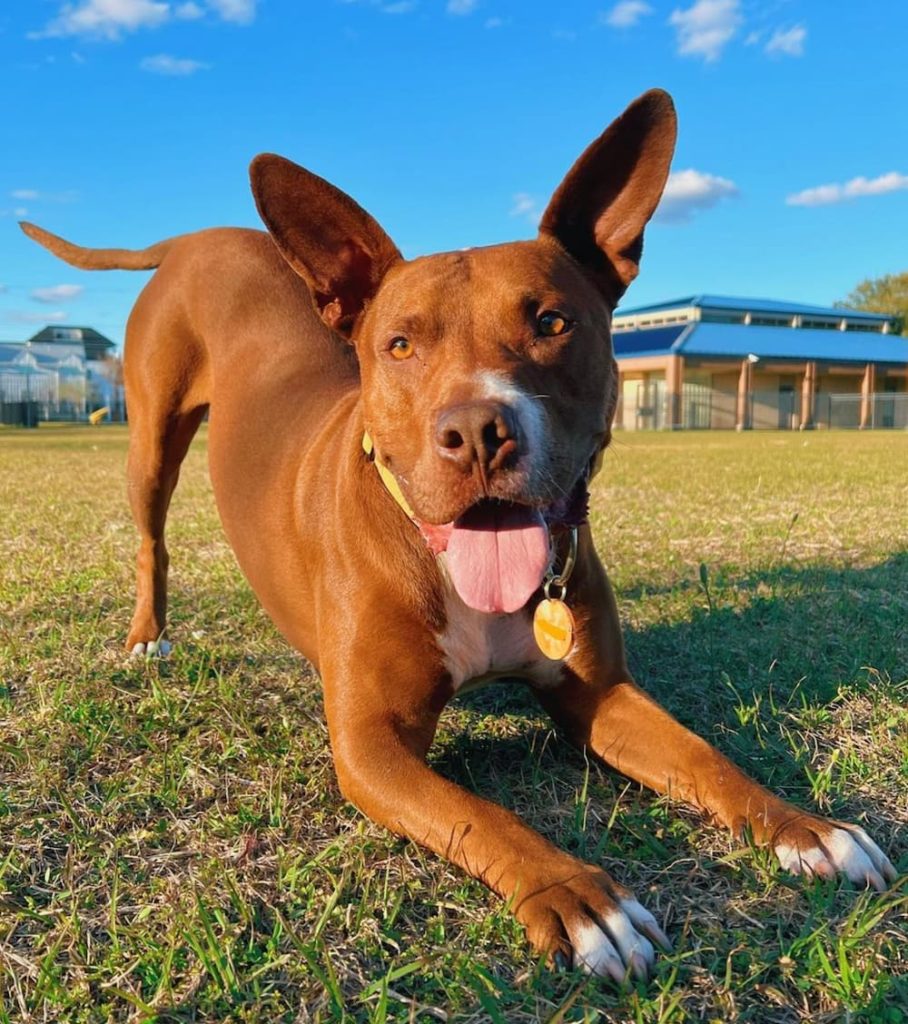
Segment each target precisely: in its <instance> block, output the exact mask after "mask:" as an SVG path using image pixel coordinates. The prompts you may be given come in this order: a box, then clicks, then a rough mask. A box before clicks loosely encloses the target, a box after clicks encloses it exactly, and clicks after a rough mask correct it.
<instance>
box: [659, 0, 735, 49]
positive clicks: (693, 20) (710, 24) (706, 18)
mask: <svg viewBox="0 0 908 1024" xmlns="http://www.w3.org/2000/svg"><path fill="white" fill-rule="evenodd" d="M668 21H669V24H670V25H674V26H675V28H676V29H677V32H678V53H679V54H680V55H681V56H682V57H702V58H703V60H705V61H707V62H712V61H715V60H718V59H719V57H720V56H721V55H722V50H723V49H724V47H725V46H726V45H727V44H728V43H729V42H730V41H731V39H732V38H733V37H734V35H735V33H736V32H737V31H738V29H739V27H740V26H741V22H742V21H743V19H742V17H741V10H740V0H696V3H694V4H693V5H692V6H691V7H688V8H687V9H686V10H676V11H672V15H671V17H670V18H669V19H668Z"/></svg>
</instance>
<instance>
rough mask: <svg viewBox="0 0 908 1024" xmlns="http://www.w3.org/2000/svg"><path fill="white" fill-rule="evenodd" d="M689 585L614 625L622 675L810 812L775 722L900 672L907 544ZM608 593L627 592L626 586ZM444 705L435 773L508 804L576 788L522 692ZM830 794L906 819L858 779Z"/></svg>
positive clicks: (563, 753)
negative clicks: (447, 711)
mask: <svg viewBox="0 0 908 1024" xmlns="http://www.w3.org/2000/svg"><path fill="white" fill-rule="evenodd" d="M676 589H678V588H676ZM707 589H708V590H709V594H708V595H707V592H706V591H707ZM699 590H700V597H699V599H698V600H697V605H698V606H697V607H696V608H695V609H694V611H693V613H692V614H691V612H690V603H691V601H690V596H689V594H688V595H687V596H686V597H685V599H684V600H685V607H686V609H687V612H686V617H684V618H683V619H681V621H677V622H665V623H655V624H650V625H646V626H641V627H636V628H634V627H631V628H628V627H625V643H626V646H627V651H628V660H629V663H630V667H631V671H632V673H633V675H634V677H635V678H636V679H637V680H638V682H639V683H640V684H641V685H642V686H643V687H644V688H645V689H646V690H647V691H648V692H649V693H651V694H652V695H653V696H654V697H655V698H656V699H657V700H659V701H660V703H662V704H663V705H664V706H665V707H666V708H668V710H669V711H671V713H672V714H673V715H675V717H677V718H678V719H679V720H680V721H681V722H683V723H684V724H685V725H686V726H688V728H690V729H692V730H693V731H695V732H697V733H698V734H699V735H701V736H703V737H704V738H706V739H708V740H709V741H710V742H712V743H714V744H715V745H716V746H718V747H719V748H720V749H721V750H722V751H723V752H724V753H726V754H727V755H728V756H729V757H731V758H732V760H734V761H735V762H737V763H738V764H739V765H740V766H741V767H743V768H745V770H747V771H748V772H749V773H750V774H751V775H753V776H754V777H756V778H757V779H758V781H760V782H762V783H764V784H765V785H767V786H769V787H770V788H772V789H774V790H775V791H777V792H779V793H780V794H781V795H783V796H785V797H786V798H788V799H791V800H792V801H793V802H794V803H796V804H798V805H800V806H802V807H804V808H805V809H808V810H810V809H814V810H815V809H816V806H815V803H814V799H813V796H812V793H811V786H810V782H809V779H808V776H807V772H806V770H805V769H806V766H807V763H808V759H809V756H810V755H809V754H808V751H807V749H806V746H805V747H804V748H803V749H801V750H800V751H798V755H797V756H796V754H795V752H794V750H793V748H792V745H791V743H790V742H789V741H788V739H787V738H786V736H785V735H784V732H785V730H786V728H787V727H788V726H790V728H791V731H792V732H794V733H796V734H797V733H798V732H799V731H800V730H802V729H803V728H805V725H804V723H805V722H806V723H811V724H812V723H814V722H820V723H822V722H823V721H825V720H827V719H828V718H829V712H830V705H831V704H832V702H833V701H834V700H835V699H836V697H837V696H838V695H839V694H840V693H843V692H844V693H846V694H849V693H850V694H855V693H861V692H862V691H866V690H868V689H869V688H870V687H872V686H873V685H874V684H875V683H876V682H877V681H878V680H884V681H886V683H887V684H888V681H890V680H891V682H892V683H895V684H898V683H901V682H904V681H905V680H906V679H908V597H906V595H908V553H904V552H902V553H898V554H896V555H894V556H893V557H891V558H890V559H888V560H887V561H885V562H883V563H881V564H880V565H877V566H874V567H872V568H868V569H833V568H825V569H824V568H816V567H811V568H807V569H803V570H799V569H796V568H792V567H790V566H786V567H780V568H779V569H776V570H772V571H769V572H766V573H755V574H752V575H750V576H747V577H745V578H743V579H731V578H725V579H723V577H722V576H721V574H718V575H717V576H716V577H715V579H713V580H712V581H710V580H709V579H707V588H706V589H705V588H704V587H703V586H702V585H700V586H699ZM668 592H669V591H666V593H668ZM650 593H652V592H650ZM618 596H619V599H620V600H621V601H626V600H627V598H628V596H629V594H628V593H627V592H625V593H619V595H618ZM630 596H639V595H635V594H633V593H632V594H631V595H630ZM453 706H454V707H455V708H458V709H460V713H461V715H462V719H461V722H460V725H461V728H460V730H459V732H458V733H457V734H456V735H454V736H450V737H446V738H445V740H444V744H445V747H444V750H443V751H442V752H441V753H440V754H439V755H437V756H436V759H435V764H436V765H437V767H438V768H439V770H440V771H442V772H443V773H444V774H446V775H449V776H450V777H452V778H454V779H456V780H458V781H460V782H463V783H464V784H465V785H468V786H470V788H475V789H478V790H479V791H480V792H482V793H483V795H486V796H489V797H491V798H493V799H499V800H503V801H504V802H507V803H510V802H511V801H510V800H508V796H509V794H510V793H515V792H521V791H523V790H524V789H525V787H526V786H527V785H528V784H529V785H530V786H535V787H538V786H540V785H542V784H543V782H547V783H548V784H549V785H550V787H551V788H552V789H553V790H555V789H558V790H562V791H563V790H564V786H565V784H566V781H567V783H568V792H570V785H569V783H570V781H572V782H573V786H574V788H575V789H576V787H577V786H578V785H580V784H582V772H583V771H584V770H585V762H584V760H583V757H582V755H581V754H580V753H579V752H577V751H572V750H571V748H570V747H569V746H568V745H567V744H566V743H565V742H564V741H563V740H561V739H558V740H557V741H554V742H550V738H549V736H548V731H549V728H550V725H549V723H548V721H547V720H546V719H545V718H544V715H543V714H542V712H541V709H540V708H539V705H538V704H537V703H536V702H535V700H534V698H533V696H532V693H531V692H530V691H529V690H528V689H527V688H524V687H522V686H508V685H498V686H491V687H488V688H487V689H485V690H482V691H479V692H474V693H471V694H468V695H465V696H464V697H463V698H460V699H459V700H458V701H457V702H455V704H454V705H453ZM455 713H457V712H455ZM489 719H497V720H498V721H499V722H500V723H501V724H500V730H496V729H495V728H494V726H492V727H490V726H489V725H488V720H489ZM780 723H781V725H782V727H780ZM496 731H501V732H502V733H503V735H500V736H496V735H495V732H496ZM829 742H830V743H831V745H832V746H834V743H835V741H834V739H832V740H830V741H829ZM541 747H544V748H545V761H546V764H545V770H544V771H541V770H540V757H539V750H540V748H541ZM565 775H566V776H568V777H569V778H568V780H565V778H564V776H565ZM543 777H545V778H544V779H543ZM615 778H616V779H620V777H619V776H617V775H616V776H615ZM544 799H545V797H544V795H543V796H541V797H540V800H544ZM831 803H832V808H831V811H832V813H833V814H835V815H840V816H842V817H846V818H855V817H857V818H859V819H865V818H866V819H868V820H869V821H870V822H872V823H873V825H872V827H873V829H874V830H876V831H879V830H880V826H882V832H884V833H888V834H889V835H890V836H896V835H897V833H898V832H899V830H900V828H901V827H902V826H903V825H904V822H903V821H895V820H892V819H890V818H888V817H887V815H886V813H885V811H882V810H881V808H880V807H879V806H878V805H877V804H876V803H875V802H874V801H873V800H872V799H869V798H865V797H863V796H862V794H861V793H860V791H859V788H858V787H857V786H853V787H851V786H849V785H848V784H847V783H846V784H845V785H843V787H842V791H841V793H838V794H836V793H833V794H831ZM877 823H878V824H877ZM898 845H900V846H901V845H903V843H899V844H898ZM894 853H896V854H897V853H898V851H894Z"/></svg>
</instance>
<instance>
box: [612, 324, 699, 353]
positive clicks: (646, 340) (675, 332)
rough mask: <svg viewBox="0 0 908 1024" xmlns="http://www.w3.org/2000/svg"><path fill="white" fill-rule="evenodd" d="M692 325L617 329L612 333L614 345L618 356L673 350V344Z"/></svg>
mask: <svg viewBox="0 0 908 1024" xmlns="http://www.w3.org/2000/svg"><path fill="white" fill-rule="evenodd" d="M690 326H691V325H690V324H672V326H671V327H650V328H647V329H646V330H641V331H615V333H614V334H613V335H612V347H613V348H614V350H615V355H616V356H630V355H634V356H646V355H659V354H660V353H663V352H671V351H672V346H673V345H674V344H675V343H676V342H677V341H678V339H679V338H680V336H681V335H682V334H683V333H684V332H685V331H686V330H687V329H688V328H689V327H690Z"/></svg>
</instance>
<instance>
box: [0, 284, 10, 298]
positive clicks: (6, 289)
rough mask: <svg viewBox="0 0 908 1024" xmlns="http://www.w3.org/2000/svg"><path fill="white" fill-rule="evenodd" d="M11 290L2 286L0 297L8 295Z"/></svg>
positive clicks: (0, 287) (0, 285) (0, 286)
mask: <svg viewBox="0 0 908 1024" xmlns="http://www.w3.org/2000/svg"><path fill="white" fill-rule="evenodd" d="M8 291H9V288H8V287H7V286H6V285H5V284H0V295H6V293H7V292H8Z"/></svg>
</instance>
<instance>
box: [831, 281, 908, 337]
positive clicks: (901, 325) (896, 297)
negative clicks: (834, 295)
mask: <svg viewBox="0 0 908 1024" xmlns="http://www.w3.org/2000/svg"><path fill="white" fill-rule="evenodd" d="M836 305H837V306H850V307H851V309H866V310H867V311H868V312H869V313H892V314H893V315H894V316H896V317H897V318H898V325H897V326H898V330H899V332H900V333H901V334H903V335H908V271H905V272H903V273H901V274H884V275H883V276H882V277H869V278H867V280H865V281H861V283H860V284H859V285H858V286H857V287H856V288H855V289H854V290H853V291H852V292H851V293H850V294H849V295H848V296H847V297H846V298H845V299H843V300H842V301H841V302H837V303H836Z"/></svg>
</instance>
